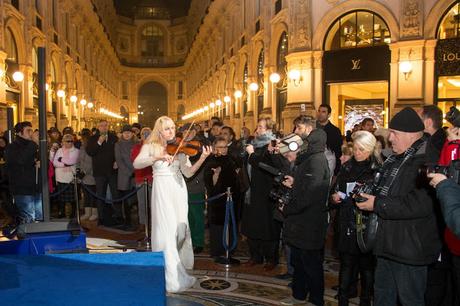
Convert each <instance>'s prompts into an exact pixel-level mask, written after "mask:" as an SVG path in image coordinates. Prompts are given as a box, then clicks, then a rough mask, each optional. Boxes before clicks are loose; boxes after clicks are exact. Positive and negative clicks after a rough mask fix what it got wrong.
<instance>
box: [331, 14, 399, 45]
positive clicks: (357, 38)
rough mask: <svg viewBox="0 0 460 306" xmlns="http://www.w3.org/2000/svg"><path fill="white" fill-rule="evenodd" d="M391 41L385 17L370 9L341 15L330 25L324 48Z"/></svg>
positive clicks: (379, 43)
mask: <svg viewBox="0 0 460 306" xmlns="http://www.w3.org/2000/svg"><path fill="white" fill-rule="evenodd" d="M390 42H391V35H390V30H389V29H388V26H387V24H386V23H385V21H383V19H382V18H381V17H380V16H378V15H377V14H375V13H373V12H369V11H354V12H350V13H347V14H345V15H343V16H342V17H339V18H338V19H337V20H336V21H335V23H334V24H333V25H332V26H331V27H330V29H329V33H328V34H327V37H326V40H325V42H324V50H338V49H347V48H358V47H370V46H377V45H383V44H389V43H390Z"/></svg>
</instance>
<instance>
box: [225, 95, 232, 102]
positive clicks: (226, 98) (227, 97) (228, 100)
mask: <svg viewBox="0 0 460 306" xmlns="http://www.w3.org/2000/svg"><path fill="white" fill-rule="evenodd" d="M230 101H232V98H230V96H225V97H224V102H225V103H228V102H230Z"/></svg>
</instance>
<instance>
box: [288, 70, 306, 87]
mask: <svg viewBox="0 0 460 306" xmlns="http://www.w3.org/2000/svg"><path fill="white" fill-rule="evenodd" d="M288 76H289V80H291V81H292V82H293V83H294V86H295V87H298V86H300V84H301V83H302V81H303V78H302V75H301V74H300V71H299V70H297V69H293V70H291V71H289V74H288Z"/></svg>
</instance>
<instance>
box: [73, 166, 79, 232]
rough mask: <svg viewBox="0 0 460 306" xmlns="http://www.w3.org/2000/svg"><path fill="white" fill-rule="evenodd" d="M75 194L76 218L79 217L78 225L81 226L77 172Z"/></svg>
mask: <svg viewBox="0 0 460 306" xmlns="http://www.w3.org/2000/svg"><path fill="white" fill-rule="evenodd" d="M73 192H74V197H75V210H76V212H75V214H76V215H75V216H76V217H77V224H78V225H80V201H79V199H78V180H77V173H76V172H75V173H74V174H73Z"/></svg>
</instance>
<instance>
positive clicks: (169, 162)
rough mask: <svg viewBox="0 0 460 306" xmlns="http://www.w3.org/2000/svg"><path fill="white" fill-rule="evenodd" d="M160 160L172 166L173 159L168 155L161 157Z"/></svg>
mask: <svg viewBox="0 0 460 306" xmlns="http://www.w3.org/2000/svg"><path fill="white" fill-rule="evenodd" d="M161 159H162V160H163V161H165V162H167V163H168V164H172V163H173V161H174V157H173V156H172V155H169V154H165V155H163V157H162V158H161Z"/></svg>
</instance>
